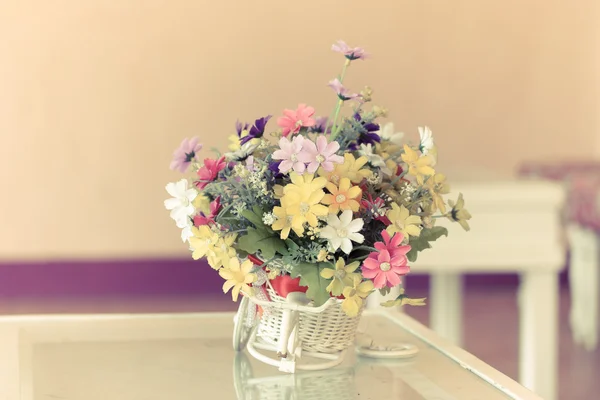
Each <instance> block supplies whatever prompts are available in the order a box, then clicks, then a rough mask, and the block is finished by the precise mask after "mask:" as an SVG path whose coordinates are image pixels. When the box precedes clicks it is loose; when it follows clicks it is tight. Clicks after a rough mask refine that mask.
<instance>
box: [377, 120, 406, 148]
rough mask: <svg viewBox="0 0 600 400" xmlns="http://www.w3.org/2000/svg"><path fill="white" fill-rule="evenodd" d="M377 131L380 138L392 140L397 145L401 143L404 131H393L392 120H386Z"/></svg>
mask: <svg viewBox="0 0 600 400" xmlns="http://www.w3.org/2000/svg"><path fill="white" fill-rule="evenodd" d="M378 133H379V136H381V138H382V139H384V140H389V141H390V142H392V143H394V144H396V145H398V146H401V145H402V139H404V133H403V132H394V123H393V122H388V123H387V124H385V125H384V126H383V128H381V130H380V131H379V132H378Z"/></svg>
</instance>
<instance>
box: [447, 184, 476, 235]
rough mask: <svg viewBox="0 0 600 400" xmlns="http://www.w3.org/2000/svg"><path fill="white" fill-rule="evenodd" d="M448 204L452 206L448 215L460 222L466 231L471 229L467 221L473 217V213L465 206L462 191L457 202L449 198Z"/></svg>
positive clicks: (452, 219)
mask: <svg viewBox="0 0 600 400" xmlns="http://www.w3.org/2000/svg"><path fill="white" fill-rule="evenodd" d="M448 205H449V206H450V207H451V208H452V209H451V210H450V212H449V213H448V214H447V215H446V216H447V217H448V219H449V220H451V221H454V222H458V223H459V224H460V226H462V227H463V229H464V230H465V231H468V230H469V229H471V228H470V227H469V223H468V222H467V221H468V220H470V219H471V213H470V212H468V211H467V210H466V209H465V208H464V207H465V200H464V199H463V195H462V193H460V194H459V195H458V200H456V204H454V202H453V201H452V200H448Z"/></svg>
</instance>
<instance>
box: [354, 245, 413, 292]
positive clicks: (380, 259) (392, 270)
mask: <svg viewBox="0 0 600 400" xmlns="http://www.w3.org/2000/svg"><path fill="white" fill-rule="evenodd" d="M407 262H408V260H407V259H406V256H405V255H403V254H396V255H395V256H394V257H391V256H390V252H389V251H387V250H386V249H383V250H381V251H379V252H375V251H374V252H372V253H371V254H369V257H368V258H367V259H366V260H365V261H363V267H362V275H363V276H364V277H365V278H367V279H373V283H374V286H375V288H376V289H382V288H384V287H386V286H387V287H394V286H398V285H399V284H400V283H402V280H401V279H400V277H401V276H404V275H406V274H408V273H409V272H410V268H409V266H408V265H407Z"/></svg>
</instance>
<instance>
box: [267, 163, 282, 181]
mask: <svg viewBox="0 0 600 400" xmlns="http://www.w3.org/2000/svg"><path fill="white" fill-rule="evenodd" d="M279 164H281V160H279V161H271V162H270V163H269V171H271V172H273V177H274V178H275V179H279V178H282V177H283V174H282V173H281V172H279Z"/></svg>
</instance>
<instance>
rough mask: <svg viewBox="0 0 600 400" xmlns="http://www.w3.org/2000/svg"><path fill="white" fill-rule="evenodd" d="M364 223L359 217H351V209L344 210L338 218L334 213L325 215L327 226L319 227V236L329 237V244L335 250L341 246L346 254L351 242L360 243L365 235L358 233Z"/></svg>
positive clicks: (349, 250) (350, 249) (349, 249)
mask: <svg viewBox="0 0 600 400" xmlns="http://www.w3.org/2000/svg"><path fill="white" fill-rule="evenodd" d="M363 225H364V221H363V220H362V219H360V218H356V219H354V220H353V219H352V210H346V211H344V212H343V213H342V214H341V215H340V217H339V218H338V217H337V216H336V215H334V214H329V216H328V217H327V226H326V227H324V228H323V229H321V237H322V238H324V239H329V245H330V246H331V248H332V249H333V250H334V251H335V250H337V249H339V248H340V247H341V248H342V251H343V252H344V253H346V254H350V252H351V251H352V242H351V241H353V242H356V243H362V242H363V241H364V240H365V237H364V236H363V235H361V234H360V233H358V232H359V231H360V230H361V229H362V228H363Z"/></svg>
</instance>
